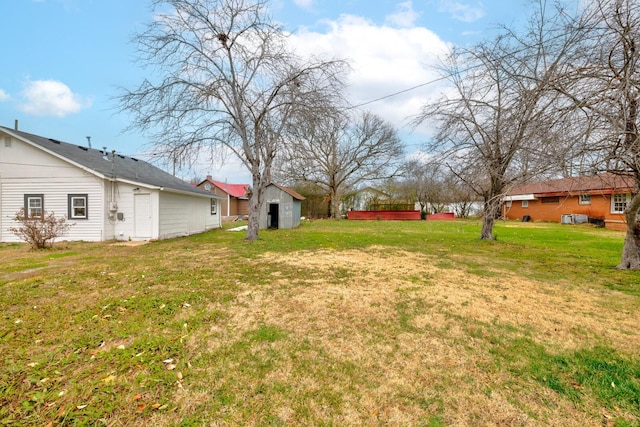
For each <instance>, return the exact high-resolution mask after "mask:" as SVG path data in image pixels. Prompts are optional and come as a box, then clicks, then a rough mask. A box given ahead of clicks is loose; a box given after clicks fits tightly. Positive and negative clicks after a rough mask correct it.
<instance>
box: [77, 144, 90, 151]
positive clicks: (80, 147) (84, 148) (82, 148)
mask: <svg viewBox="0 0 640 427" xmlns="http://www.w3.org/2000/svg"><path fill="white" fill-rule="evenodd" d="M78 148H79V149H81V150H84V151H89V149H88V148H87V147H83V146H82V145H78Z"/></svg>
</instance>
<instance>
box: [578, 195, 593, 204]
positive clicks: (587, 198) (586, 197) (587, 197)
mask: <svg viewBox="0 0 640 427" xmlns="http://www.w3.org/2000/svg"><path fill="white" fill-rule="evenodd" d="M578 203H579V204H581V205H590V204H591V194H581V195H580V200H579V202H578Z"/></svg>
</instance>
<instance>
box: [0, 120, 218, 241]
mask: <svg viewBox="0 0 640 427" xmlns="http://www.w3.org/2000/svg"><path fill="white" fill-rule="evenodd" d="M220 199H221V198H220V197H219V196H216V195H214V194H212V193H210V192H205V191H202V190H200V189H198V188H196V187H194V186H192V185H191V184H189V183H187V182H184V181H182V180H181V179H178V178H176V177H174V176H172V175H171V174H168V173H166V172H164V171H162V170H161V169H159V168H157V167H155V166H153V165H151V164H149V163H147V162H145V161H143V160H139V159H135V158H132V157H127V156H123V155H120V154H117V153H115V152H107V151H102V150H96V149H93V148H89V147H85V146H79V145H73V144H68V143H65V142H61V141H57V140H55V139H50V138H45V137H41V136H37V135H32V134H29V133H26V132H21V131H18V130H15V129H10V128H6V127H3V126H0V242H15V241H19V239H18V237H17V236H16V235H14V234H13V233H11V232H10V231H8V228H9V227H12V226H17V225H18V224H17V223H16V222H15V221H14V219H13V218H14V216H15V214H16V212H18V211H19V210H20V208H24V209H25V211H26V212H27V213H28V214H29V215H30V216H37V215H39V214H42V212H54V214H55V215H56V216H58V217H59V216H66V217H67V222H68V223H72V224H74V225H73V226H72V227H71V228H70V229H69V233H68V234H66V235H65V236H64V237H63V239H65V240H85V241H103V240H113V239H117V240H151V239H166V238H171V237H176V236H185V235H189V234H195V233H201V232H204V231H207V230H210V229H213V228H219V227H221V215H220V212H219V209H218V205H219V200H220Z"/></svg>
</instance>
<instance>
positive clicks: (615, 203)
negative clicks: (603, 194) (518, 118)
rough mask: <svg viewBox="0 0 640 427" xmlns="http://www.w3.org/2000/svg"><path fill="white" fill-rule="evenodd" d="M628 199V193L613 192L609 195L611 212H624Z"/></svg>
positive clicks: (629, 198) (629, 199)
mask: <svg viewBox="0 0 640 427" xmlns="http://www.w3.org/2000/svg"><path fill="white" fill-rule="evenodd" d="M630 201H631V195H630V194H614V195H613V197H611V213H624V211H625V209H627V205H628V204H629V202H630Z"/></svg>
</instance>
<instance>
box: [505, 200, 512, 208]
mask: <svg viewBox="0 0 640 427" xmlns="http://www.w3.org/2000/svg"><path fill="white" fill-rule="evenodd" d="M505 205H506V206H507V207H508V208H510V207H511V200H507V202H506V203H505Z"/></svg>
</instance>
